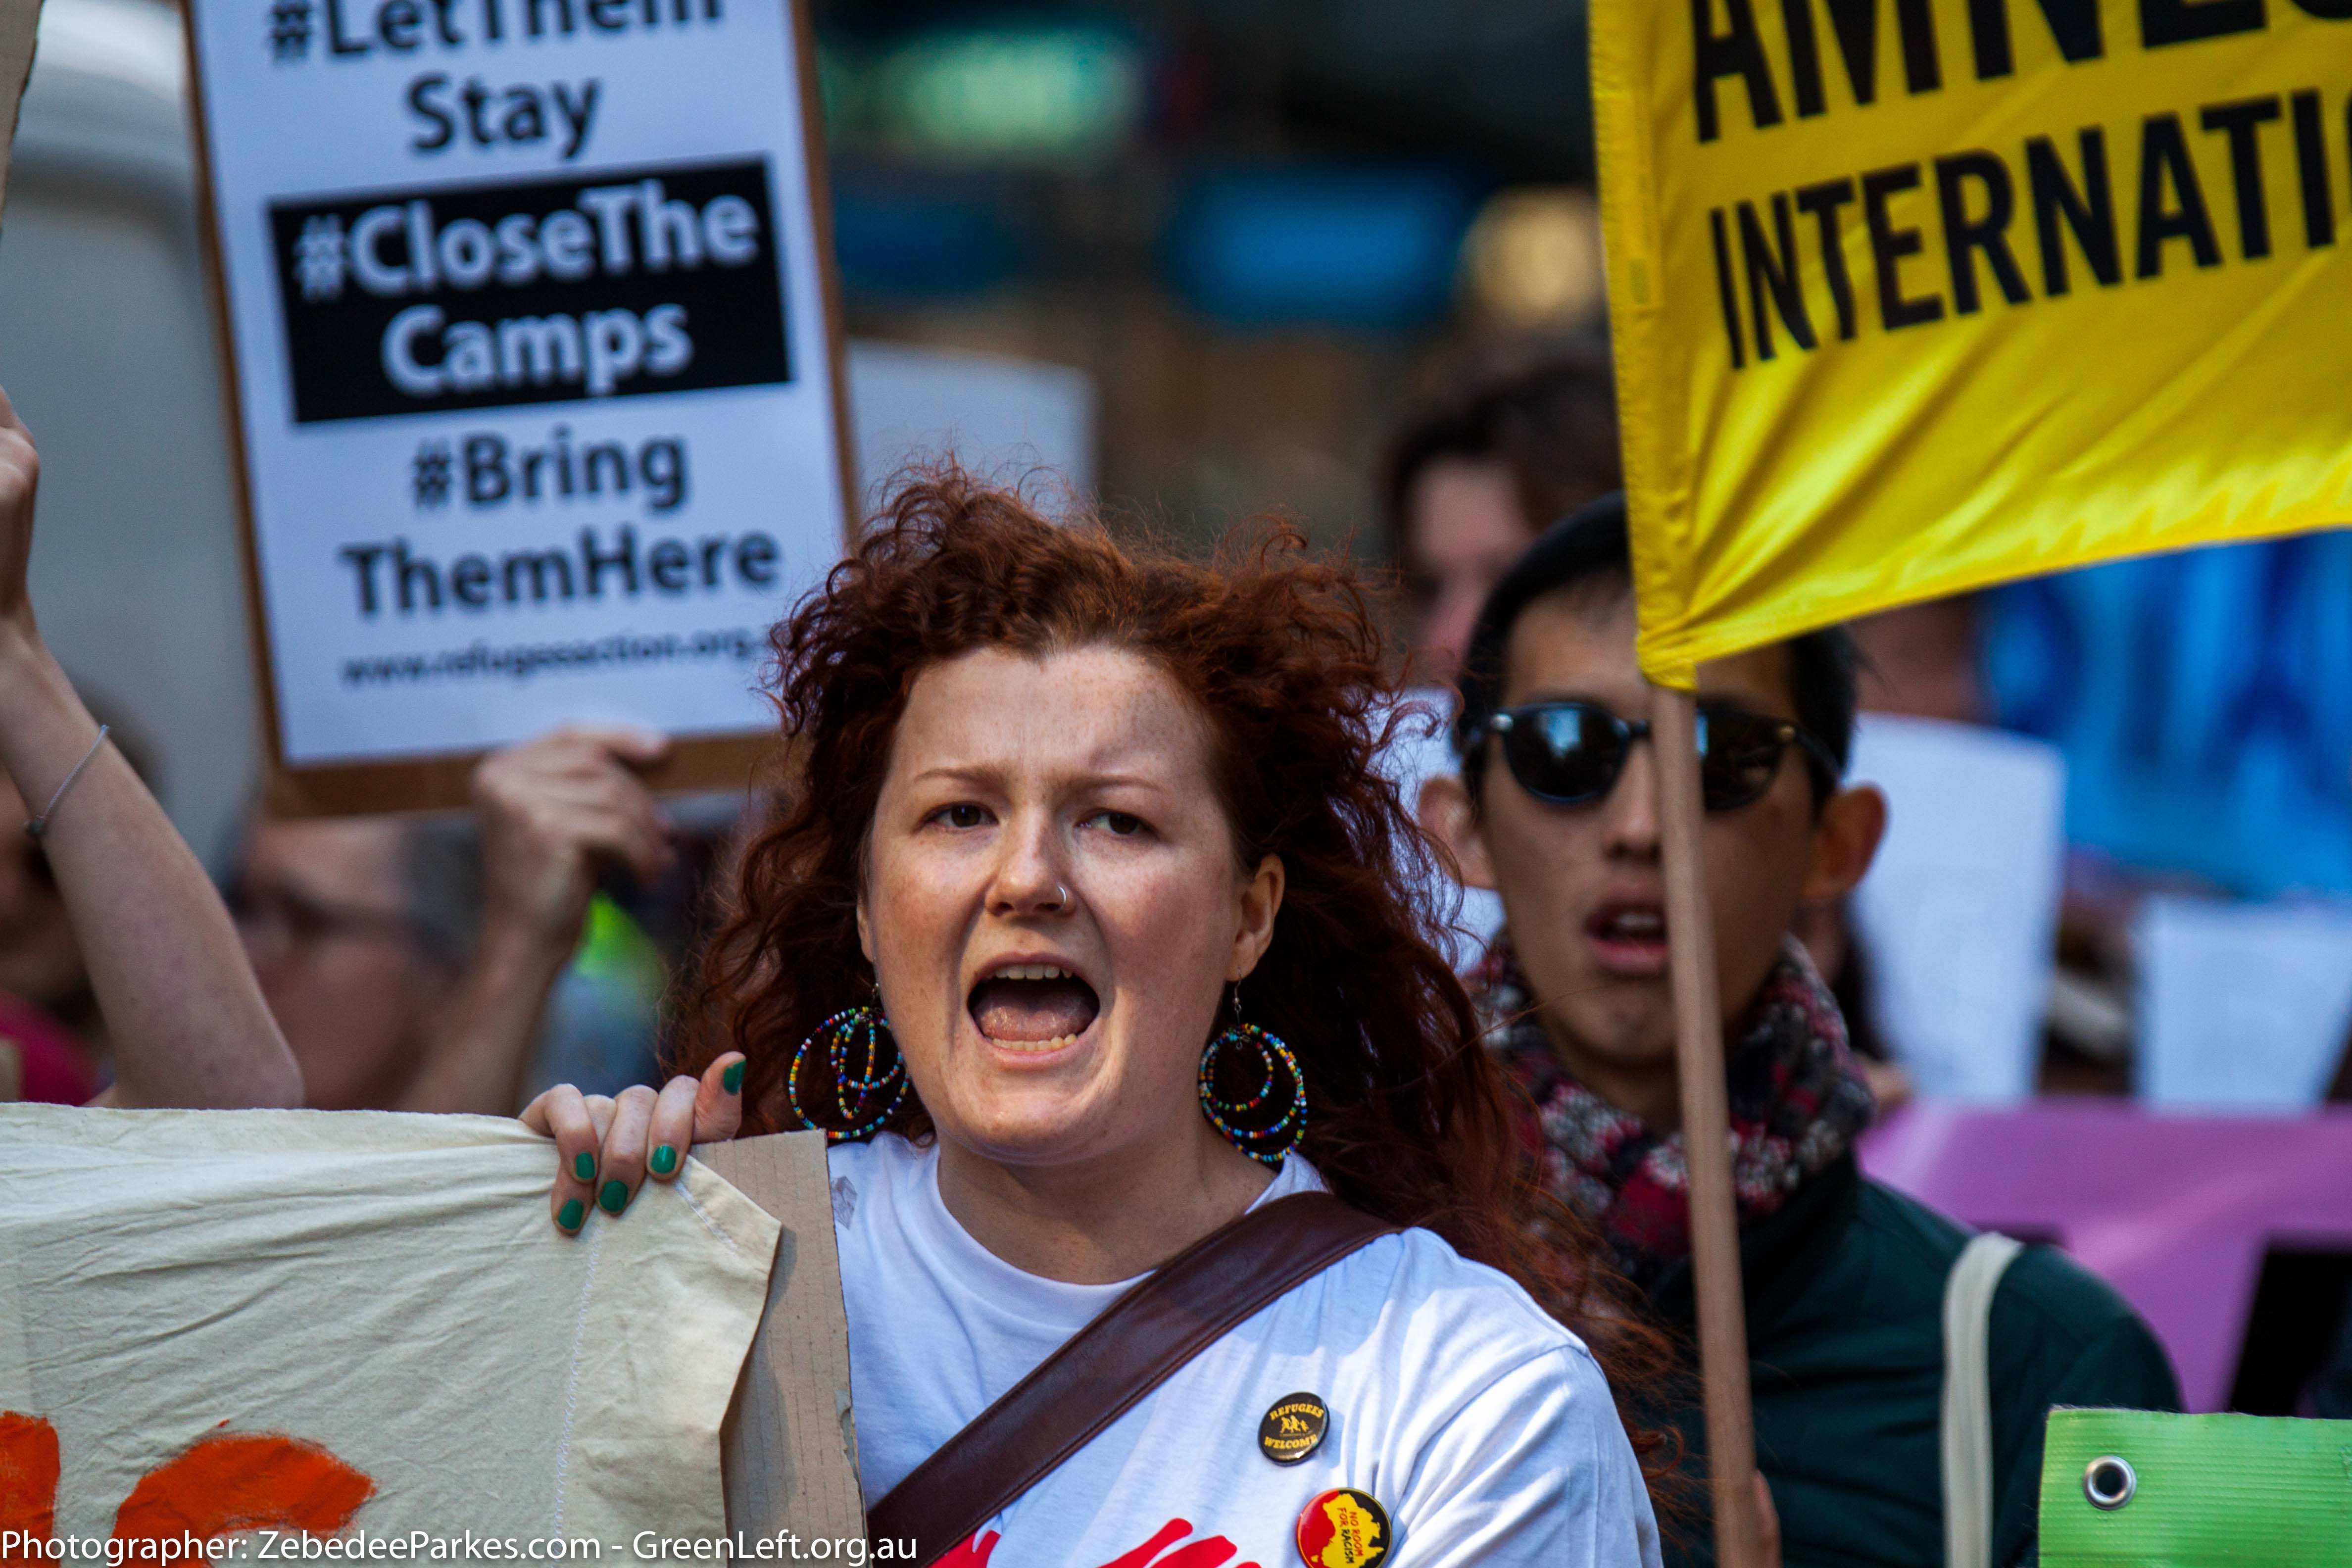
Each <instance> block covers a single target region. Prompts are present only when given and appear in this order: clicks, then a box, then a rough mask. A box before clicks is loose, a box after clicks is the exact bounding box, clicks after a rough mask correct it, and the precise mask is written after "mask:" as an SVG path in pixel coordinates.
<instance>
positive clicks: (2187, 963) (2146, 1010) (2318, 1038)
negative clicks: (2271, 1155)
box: [2132, 894, 2352, 1111]
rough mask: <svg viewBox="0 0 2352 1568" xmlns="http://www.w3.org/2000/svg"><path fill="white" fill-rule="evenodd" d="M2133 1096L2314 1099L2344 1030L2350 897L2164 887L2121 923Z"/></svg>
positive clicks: (2283, 1102) (2235, 1102)
mask: <svg viewBox="0 0 2352 1568" xmlns="http://www.w3.org/2000/svg"><path fill="white" fill-rule="evenodd" d="M2132 948H2133V958H2134V960H2135V962H2136V963H2137V968H2138V972H2139V975H2138V978H2139V984H2138V1012H2139V1041H2138V1044H2139V1082H2138V1089H2139V1097H2140V1099H2141V1100H2143V1101H2145V1102H2146V1103H2147V1104H2150V1105H2158V1106H2162V1107H2164V1108H2165V1109H2166V1110H2208V1111H2213V1110H2231V1111H2298V1110H2308V1109H2310V1108H2311V1107H2312V1106H2315V1105H2316V1104H2318V1103H2319V1101H2320V1097H2321V1096H2322V1095H2323V1094H2325V1093H2326V1089H2327V1082H2328V1079H2330V1078H2331V1077H2332V1076H2333V1075H2334V1074H2335V1071H2336V1064H2337V1063H2338V1062H2340V1061H2341V1060H2342V1059H2343V1057H2344V1050H2345V1042H2346V1037H2347V1033H2352V904H2346V903H2342V902H2310V903H2301V902H2296V903H2284V902H2283V903H2273V904H2260V903H2241V902H2238V901H2236V900H2229V899H2200V898H2189V897H2185V896H2181V895H2177V894H2164V895H2159V896H2158V897H2155V898H2151V899H2149V900H2147V902H2146V903H2145V904H2143V905H2142V906H2141V908H2140V911H2139V919H2138V921H2137V923H2136V924H2135V925H2134V927H2133V930H2132Z"/></svg>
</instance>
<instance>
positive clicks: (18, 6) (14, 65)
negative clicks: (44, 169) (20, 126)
mask: <svg viewBox="0 0 2352 1568" xmlns="http://www.w3.org/2000/svg"><path fill="white" fill-rule="evenodd" d="M40 26H41V0H5V3H0V200H5V197H6V195H7V184H8V153H9V150H10V148H11V147H12V146H13V145H14V144H15V142H16V110H17V108H18V106H19V105H20V104H21V103H22V102H23V101H24V97H25V83H26V79H28V78H30V77H31V76H32V74H33V39H34V36H35V35H36V34H37V33H38V32H39V30H40Z"/></svg>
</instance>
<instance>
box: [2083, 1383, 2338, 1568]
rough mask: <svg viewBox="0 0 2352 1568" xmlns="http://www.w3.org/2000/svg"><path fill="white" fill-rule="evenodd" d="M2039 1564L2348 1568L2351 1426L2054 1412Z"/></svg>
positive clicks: (2284, 1420)
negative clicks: (2040, 1560)
mask: <svg viewBox="0 0 2352 1568" xmlns="http://www.w3.org/2000/svg"><path fill="white" fill-rule="evenodd" d="M2041 1544H2042V1568H2221V1565H2223V1564H2229V1565H2232V1568H2234V1565H2237V1564H2255V1563H2260V1564H2263V1568H2323V1565H2325V1568H2346V1565H2347V1564H2352V1421H2300V1420H2294V1419H2292V1418H2289V1417H2285V1416H2272V1415H2164V1414H2159V1413H2157V1412H2154V1411H2145V1410H2053V1411H2052V1412H2051V1413H2050V1426H2049V1434H2048V1437H2047V1439H2046V1441H2045V1443H2044V1445H2043V1447H2042V1543H2041Z"/></svg>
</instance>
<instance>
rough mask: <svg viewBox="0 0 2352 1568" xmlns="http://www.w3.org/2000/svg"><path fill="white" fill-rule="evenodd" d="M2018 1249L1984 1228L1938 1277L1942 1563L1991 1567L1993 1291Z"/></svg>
mask: <svg viewBox="0 0 2352 1568" xmlns="http://www.w3.org/2000/svg"><path fill="white" fill-rule="evenodd" d="M2024 1250H2025V1248H2024V1247H2023V1245H2022V1244H2021V1243H2019V1242H2015V1241H2012V1240H2011V1239H2010V1238H2009V1237H2005V1236H1996V1235H1994V1234H1992V1233H1991V1232H1990V1231H1988V1232H1987V1233H1985V1234H1984V1235H1982V1236H1979V1237H1976V1238H1974V1239H1973V1240H1971V1241H1970V1242H1969V1244H1968V1246H1966V1247H1962V1248H1961V1249H1960V1256H1959V1258H1958V1260H1957V1261H1956V1262H1954V1263H1953V1265H1952V1272H1951V1274H1950V1276H1949V1277H1948V1279H1946V1280H1945V1281H1944V1422H1943V1459H1944V1563H1945V1568H1992V1368H1991V1366H1990V1363H1989V1362H1988V1360H1987V1358H1986V1352H1985V1341H1986V1338H1987V1332H1986V1331H1987V1330H1988V1328H1989V1327H1990V1324H1991V1322H1992V1298H1993V1292H1994V1291H1996V1290H1998V1289H2000V1277H2001V1275H2002V1274H2004V1273H2006V1272H2007V1271H2008V1269H2009V1266H2010V1263H2011V1260H2013V1259H2014V1258H2016V1257H2017V1255H2018V1254H2019V1253H2021V1252H2022V1251H2024Z"/></svg>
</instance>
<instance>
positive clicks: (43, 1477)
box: [0, 1410, 58, 1568]
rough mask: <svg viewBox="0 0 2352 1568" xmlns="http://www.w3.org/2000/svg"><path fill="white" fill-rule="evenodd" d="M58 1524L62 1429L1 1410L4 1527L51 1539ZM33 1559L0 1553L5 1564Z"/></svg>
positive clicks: (0, 1564) (0, 1514)
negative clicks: (59, 1463)
mask: <svg viewBox="0 0 2352 1568" xmlns="http://www.w3.org/2000/svg"><path fill="white" fill-rule="evenodd" d="M57 1526H58V1429H57V1428H56V1427H54V1426H50V1425H49V1424H48V1423H47V1422H46V1421H44V1420H42V1419H41V1418H40V1417H39V1416H37V1415H17V1414H16V1412H15V1411H13V1410H0V1531H10V1530H13V1531H22V1532H23V1534H24V1535H25V1536H28V1537H30V1538H31V1539H33V1540H35V1541H47V1540H49V1539H50V1538H51V1537H52V1536H53V1535H55V1533H56V1531H57ZM32 1561H34V1559H33V1558H32V1557H31V1556H30V1555H29V1554H23V1553H19V1554H0V1568H7V1565H9V1564H14V1563H31V1562H32ZM42 1561H43V1562H45V1563H46V1562H47V1559H46V1558H44V1559H42Z"/></svg>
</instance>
